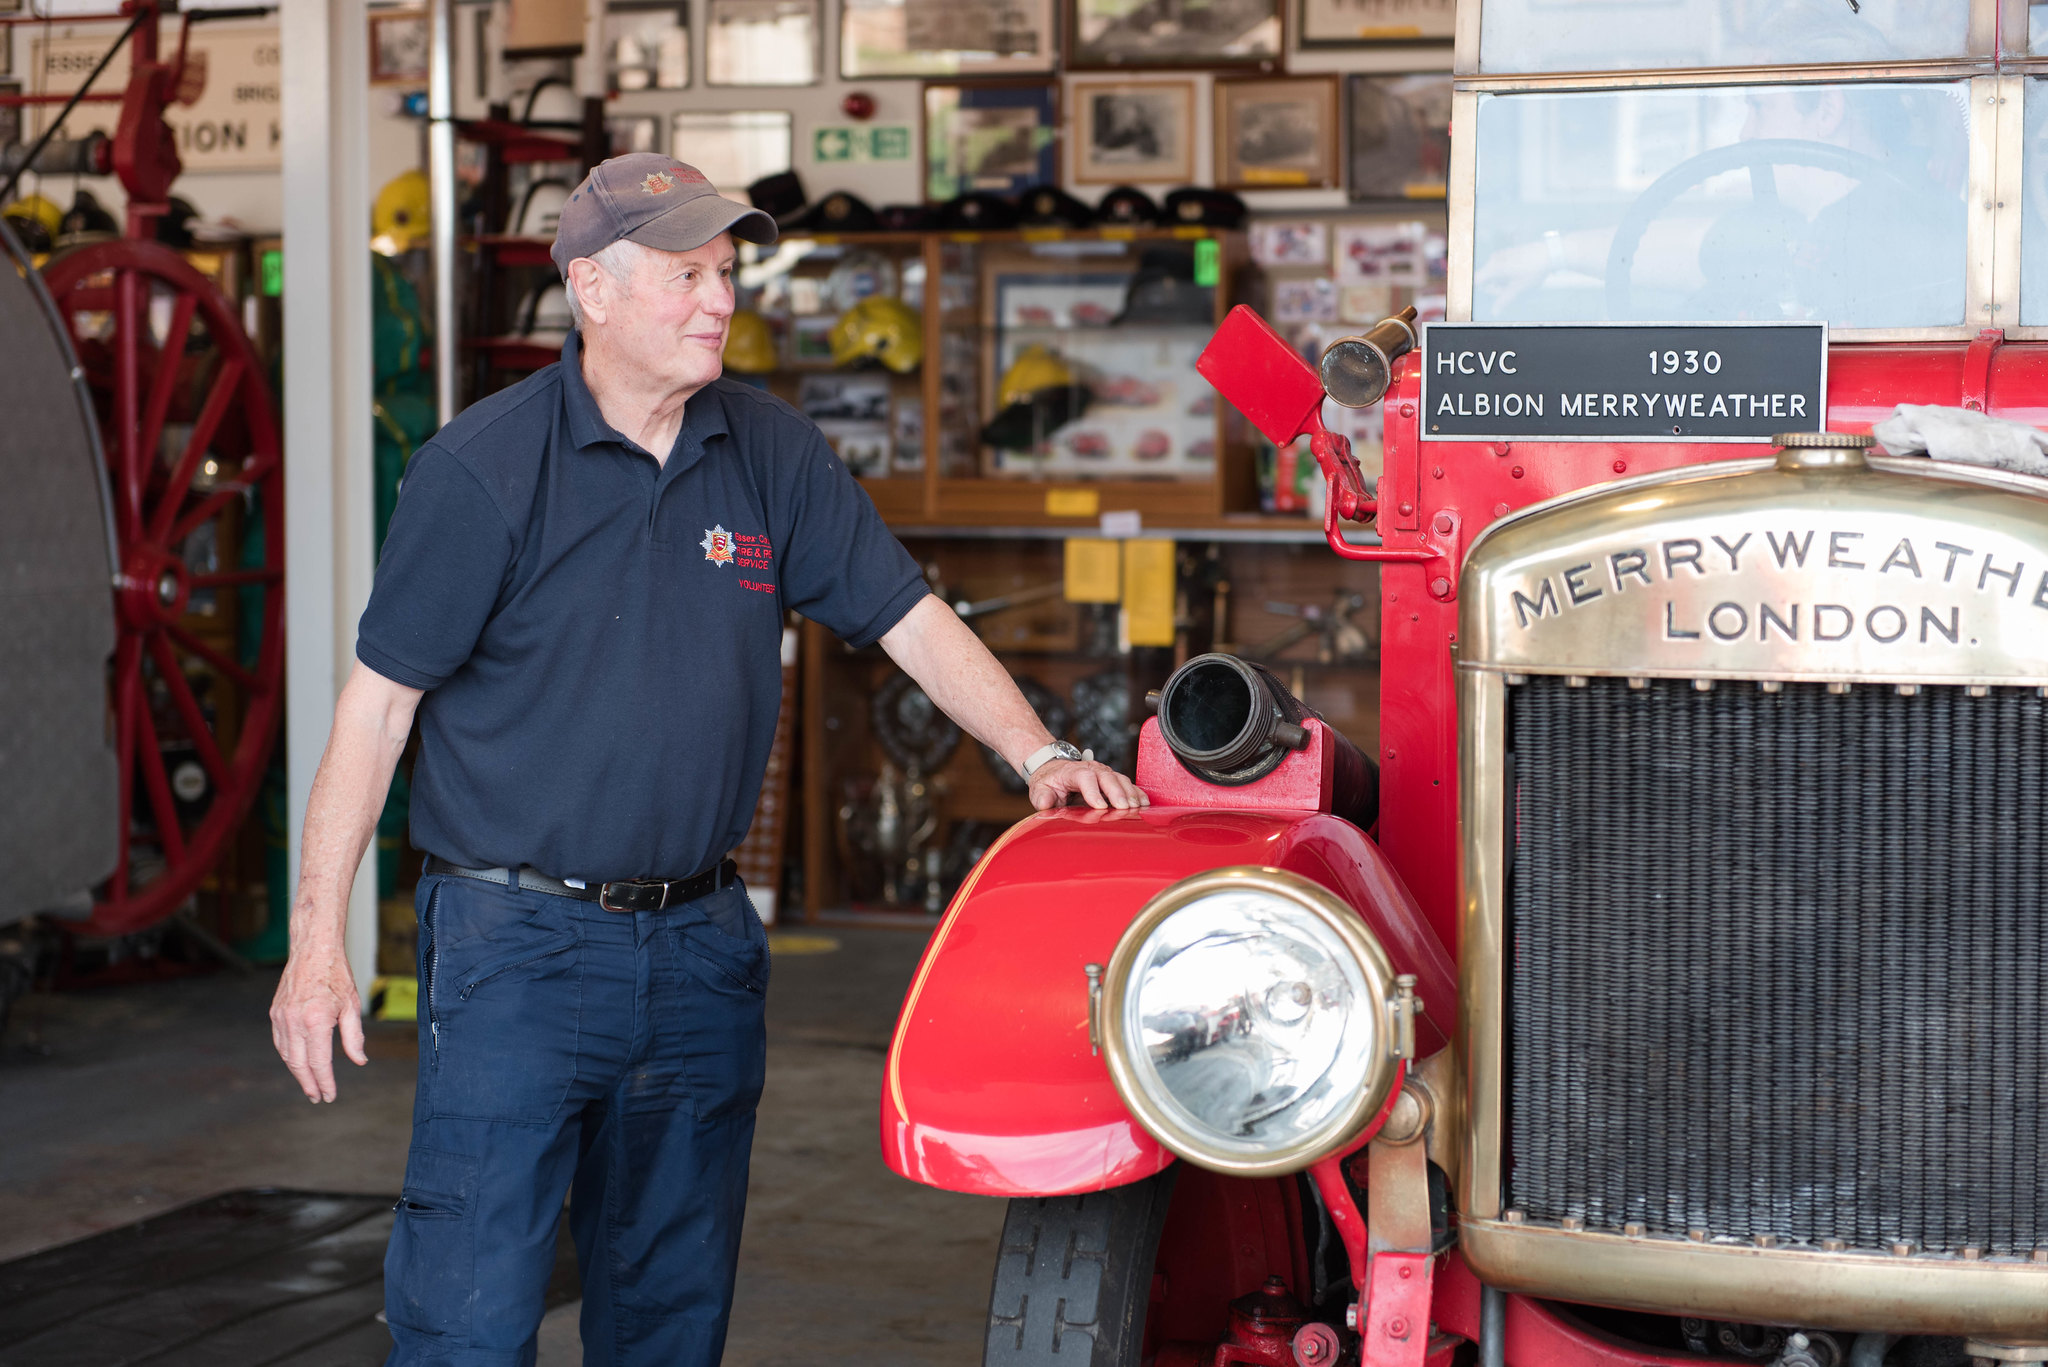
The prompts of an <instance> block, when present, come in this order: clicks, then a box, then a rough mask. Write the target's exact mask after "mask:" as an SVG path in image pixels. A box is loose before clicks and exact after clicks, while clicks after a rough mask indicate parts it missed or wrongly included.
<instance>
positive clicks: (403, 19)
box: [370, 9, 433, 85]
mask: <svg viewBox="0 0 2048 1367" xmlns="http://www.w3.org/2000/svg"><path fill="white" fill-rule="evenodd" d="M432 41H433V40H432V35H431V31H430V30H429V29H428V27H427V12H426V11H425V10H414V9H409V10H379V11H376V12H374V13H372V14H371V15H370V84H371V85H423V84H425V82H426V79H427V54H428V51H429V49H430V47H431V45H432Z"/></svg>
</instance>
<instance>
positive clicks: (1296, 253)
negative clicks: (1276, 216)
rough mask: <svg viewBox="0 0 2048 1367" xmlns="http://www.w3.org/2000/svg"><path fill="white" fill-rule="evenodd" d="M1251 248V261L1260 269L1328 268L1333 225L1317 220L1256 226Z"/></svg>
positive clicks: (1253, 229) (1253, 226)
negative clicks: (1283, 267) (1267, 267)
mask: <svg viewBox="0 0 2048 1367" xmlns="http://www.w3.org/2000/svg"><path fill="white" fill-rule="evenodd" d="M1251 245H1252V260H1253V262H1255V263H1256V264H1258V265H1261V266H1327V265H1328V264H1329V263H1330V225H1329V224H1327V223H1324V222H1322V221H1320V220H1318V219H1305V220H1303V221H1301V222H1299V223H1273V222H1261V223H1254V224H1252V229H1251Z"/></svg>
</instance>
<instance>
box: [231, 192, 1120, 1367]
mask: <svg viewBox="0 0 2048 1367" xmlns="http://www.w3.org/2000/svg"><path fill="white" fill-rule="evenodd" d="M735 236H737V237H741V238H744V239H746V240H748V241H752V242H760V243H767V242H772V241H773V240H774V238H775V225H774V223H773V221H772V220H770V219H769V218H768V217H767V216H766V215H764V214H762V213H760V212H758V211H756V210H752V209H748V208H746V207H745V206H743V205H740V204H736V203H734V202H732V201H730V200H727V199H723V198H721V197H720V196H719V195H718V194H717V193H716V192H715V191H714V190H713V189H712V187H711V185H710V184H709V183H708V182H707V181H706V180H705V178H704V177H703V176H702V175H700V174H699V173H698V172H697V171H696V170H694V169H693V168H691V167H689V166H685V165H682V164H680V163H678V162H675V161H673V160H671V159H669V158H667V157H662V156H655V155H652V154H647V153H637V154H634V155H631V156H624V157H618V158H614V159H613V160H611V161H608V162H605V163H604V164H603V165H601V166H599V167H598V168H597V169H595V170H594V171H592V172H591V173H590V175H589V177H588V178H587V179H585V180H584V182H583V183H582V185H581V186H580V187H578V188H577V190H576V191H575V193H574V194H573V195H571V196H570V199H569V202H568V204H567V205H566V206H565V207H564V209H563V211H562V216H561V223H560V228H559V231H558V233H557V236H556V240H555V246H554V259H555V262H556V264H557V265H558V266H559V267H560V268H561V270H562V273H563V276H564V277H565V278H566V280H567V282H568V288H569V297H570V299H571V301H572V307H573V309H574V311H575V314H576V318H577V322H578V332H577V333H576V334H574V335H572V336H571V337H570V338H569V339H568V341H567V342H566V343H565V345H564V346H563V348H562V359H561V362H560V363H559V364H557V365H553V366H550V367H549V368H547V369H546V370H543V371H541V372H540V373H539V374H537V375H535V376H533V377H532V378H531V379H529V380H527V381H525V382H524V383H522V384H519V385H517V386H515V387H513V388H511V389H509V390H507V391H505V392H504V393H502V394H498V395H495V396H493V397H491V398H489V399H486V400H484V401H483V402H481V403H479V404H477V405H476V406H475V407H473V408H471V409H469V410H468V411H467V412H466V413H464V414H463V415H462V416H461V417H460V418H458V419H457V420H456V421H454V422H452V423H450V424H449V425H448V426H447V427H446V428H444V429H443V430H442V431H441V432H440V433H439V434H438V435H437V436H436V437H434V439H433V440H431V441H430V442H428V443H427V444H426V445H425V446H423V447H422V448H421V449H420V452H419V454H418V455H417V456H415V457H414V459H413V462H412V465H411V468H410V469H409V470H408V472H407V475H406V480H405V489H404V492H403V494H402V495H401V497H400V499H399V502H398V509H397V513H396V515H395V516H394V518H393V520H392V523H391V532H390V536H389V538H388V539H387V541H386V542H385V545H384V551H383V558H382V561H381V563H380V564H379V566H378V570H377V582H376V588H375V591H374V592H373V594H372V595H371V599H370V606H369V608H368V610H367V611H366V612H365V613H364V614H363V619H362V623H361V626H360V630H359V636H358V642H357V646H356V654H357V659H358V663H357V666H356V669H355V672H354V673H353V675H352V676H351V677H350V679H349V681H348V684H347V686H346V687H345V688H344V689H343V691H342V696H341V699H340V702H339V703H338V704H337V705H336V707H335V716H334V728H333V732H332V734H331V737H330V739H329V741H328V744H327V751H326V754H325V755H324V756H323V757H322V759H321V761H320V770H319V774H318V777H317V778H316V779H315V780H314V785H313V794H312V801H311V804H310V806H309V808H308V810H307V814H306V833H305V859H304V866H303V869H302V871H301V874H300V883H299V891H298V897H297V901H296V903H295V905H294V908H293V914H292V954H291V961H290V963H289V964H288V965H287V967H286V969H285V973H284V978H283V981H282V982H281V983H280V985H279V987H278V991H277V1000H276V1003H275V1005H274V1006H273V1007H272V1009H271V1022H272V1033H273V1035H274V1036H275V1039H276V1042H277V1047H278V1051H279V1052H280V1053H281V1054H282V1055H283V1056H284V1059H285V1062H286V1064H287V1065H288V1066H289V1067H290V1069H291V1072H292V1076H293V1077H294V1078H296V1079H297V1080H298V1082H299V1085H300V1087H301V1088H303V1089H304V1091H305V1093H306V1095H307V1096H308V1097H309V1098H311V1099H312V1100H314V1101H316V1102H318V1101H332V1100H333V1099H334V1097H335V1081H334V1069H333V1064H332V1033H333V1032H334V1031H335V1030H336V1029H339V1030H340V1032H341V1039H342V1047H343V1049H344V1050H345V1052H346V1053H347V1054H348V1056H349V1057H350V1058H351V1059H353V1060H354V1061H355V1062H357V1063H358V1064H360V1063H363V1062H364V1061H365V1056H364V1053H363V1047H362V1038H363V1036H362V1028H361V1025H360V1024H359V1015H360V1009H361V1008H360V1004H359V1002H358V1000H357V996H356V991H355V985H354V983H353V981H352V979H351V977H350V974H349V968H348V963H347V960H346V958H345V957H344V954H343V951H342V927H343V921H344V918H345V914H346V904H347V894H348V886H349V881H350V879H351V878H352V877H353V875H354V871H355V869H356V866H357V863H358V861H359V860H360V859H361V857H362V853H363V850H364V848H365V847H366V845H367V843H368V841H369V839H370V835H371V831H372V829H373V828H374V825H375V821H376V817H377V813H378V810H379V808H380V807H381V805H382V802H383V799H384V794H385V789H386V787H387V785H388V784H389V782H390V779H391V773H392V769H393V767H394V766H395V765H396V763H397V761H398V757H399V753H400V751H401V750H402V749H403V748H404V745H405V740H406V735H407V733H408V731H409V730H410V729H411V727H412V723H413V720H414V714H415V711H417V714H418V720H419V726H420V759H419V765H418V769H417V771H416V773H415V775H414V779H413V799H412V819H413V839H414V842H415V843H416V844H418V845H419V846H420V847H421V848H423V849H425V850H427V851H429V852H430V857H429V859H428V861H427V866H426V876H425V877H424V878H423V879H422V880H421V882H420V888H419V894H418V909H419V919H420V954H419V971H420V993H419V1003H420V1004H419V1020H420V1030H419V1050H420V1063H419V1087H418V1093H417V1100H416V1101H415V1103H414V1107H413V1132H412V1147H411V1151H410V1153H409V1155H408V1159H407V1163H406V1175H405V1187H404V1195H403V1197H402V1198H401V1200H400V1201H399V1203H398V1206H397V1207H396V1210H397V1219H396V1223H395V1225H394V1227H393V1230H392V1235H391V1247H390V1252H389V1253H388V1255H387V1258H386V1263H385V1281H386V1291H385V1306H386V1312H387V1317H388V1319H389V1320H390V1323H391V1332H392V1337H393V1339H394V1340H395V1342H396V1348H395V1351H394V1352H393V1354H392V1357H391V1359H390V1361H391V1362H392V1363H437V1364H438V1363H449V1364H453V1363H465V1364H471V1363H473V1364H492V1365H493V1367H497V1365H498V1364H506V1365H508V1367H509V1365H510V1364H516V1363H531V1362H532V1361H533V1354H534V1337H535V1330H536V1327H537V1326H538V1324H539V1321H540V1314H541V1294H542V1290H543V1288H544V1287H545V1286H546V1284H547V1281H548V1276H549V1272H550V1269H551V1266H552V1264H553V1261H554V1244H555V1231H556V1224H557V1221H558V1220H559V1219H560V1218H561V1213H562V1202H563V1197H564V1194H565V1193H566V1194H568V1195H569V1197H570V1200H569V1220H570V1225H571V1229H572V1232H573V1234H574V1236H575V1241H576V1248H577V1255H578V1260H579V1262H580V1264H581V1266H582V1272H583V1297H584V1299H583V1321H582V1329H583V1341H584V1351H585V1361H587V1362H589V1363H592V1364H598V1363H620V1364H649V1365H650V1367H651V1365H652V1364H661V1365H662V1367H683V1364H695V1363H702V1364H707V1365H708V1364H712V1363H715V1362H717V1361H718V1359H719V1355H720V1353H721V1351H722V1348H723V1344H724V1339H725V1328H726V1317H727V1313H728V1310H729V1307H730V1303H731V1295H732V1284H733V1268H734V1260H735V1257H736V1255H737V1252H738V1248H739V1234H740V1221H741V1215H742V1212H743V1210H744V1205H745V1200H746V1189H747V1158H748V1149H749V1146H750V1144H751V1142H752V1139H753V1131H754V1108H755V1103H756V1102H757V1100H758V1099H759V1097H760V1092H761V1082H762V1070H763V1062H764V1056H765V1046H764V1042H763V1030H762V995H763V989H764V988H765V987H766V984H767V977H768V955H767V945H766V940H765V936H764V933H763V931H762V929H761V925H760V922H759V921H758V920H757V919H756V918H755V916H754V915H753V913H752V910H751V908H750V906H749V904H748V902H747V899H746V894H745V891H744V890H743V889H742V888H741V887H740V885H739V884H738V882H737V881H736V880H735V878H734V876H733V865H732V862H731V860H729V859H728V858H726V853H727V851H729V850H730V849H732V847H733V846H734V845H736V844H737V843H738V842H739V840H740V838H741V836H743V835H744V834H745V832H746V829H747V825H748V823H749V821H750V820H751V818H752V814H753V810H754V800H755V797H756V794H757V793H758V791H759V789H760V786H761V778H762V773H763V770H764V768H765V765H766V761H767V755H768V747H769V742H770V740H771V738H772V735H773V732H774V727H775V718H776V713H777V709H778V705H779V701H780V695H781V677H782V676H781V667H780V663H779V655H778V648H779V642H780V638H781V634H782V625H783V613H784V610H785V609H793V610H795V611H797V612H800V613H803V614H804V615H805V616H807V617H810V618H812V619H813V620H815V621H818V622H822V623H824V624H825V625H826V626H828V627H830V628H832V630H833V631H835V632H836V633H838V634H839V635H840V636H841V637H843V638H844V639H845V640H847V641H848V642H849V643H851V644H853V645H856V646H859V645H867V644H869V643H871V642H875V641H879V642H880V643H881V645H882V648H883V649H884V650H886V651H888V653H889V655H890V656H891V657H892V658H893V659H894V660H895V661H896V662H897V663H898V664H899V665H901V666H902V667H903V668H904V670H906V671H907V672H908V673H909V674H910V675H911V677H912V678H914V679H916V680H917V681H918V683H919V684H921V685H922V686H923V687H924V689H925V690H926V692H927V693H929V694H930V695H931V697H932V698H933V700H934V701H935V702H937V703H938V705H939V706H941V707H943V708H944V709H945V710H946V711H947V712H948V713H950V714H951V715H952V716H954V717H955V718H956V719H958V720H959V722H960V723H961V724H962V725H963V726H964V727H965V728H966V729H967V730H968V731H970V732H972V733H973V734H974V735H975V736H976V737H978V738H979V739H981V740H982V741H984V742H986V743H987V744H988V745H990V746H992V747H994V748H995V749H996V750H997V751H998V752H1000V753H1001V754H1002V755H1004V756H1005V757H1006V758H1007V759H1009V760H1010V762H1011V763H1012V764H1014V765H1015V766H1016V767H1017V768H1018V770H1019V771H1020V772H1022V773H1023V774H1024V775H1025V777H1026V779H1027V780H1028V782H1029V785H1030V791H1031V800H1032V802H1033V804H1034V805H1035V806H1037V807H1040V808H1045V807H1050V806H1053V805H1055V804H1058V803H1063V802H1065V801H1066V800H1067V799H1068V798H1069V797H1070V796H1077V795H1078V796H1079V797H1080V798H1082V799H1085V800H1086V801H1087V802H1088V803H1090V804H1091V805H1093V806H1096V807H1105V806H1115V807H1131V806H1136V805H1139V804H1141V803H1142V802H1143V801H1144V798H1143V796H1142V795H1141V794H1140V793H1139V792H1138V791H1137V789H1136V788H1134V787H1133V786H1132V785H1131V783H1130V782H1129V780H1127V779H1125V778H1123V777H1122V776H1121V775H1118V774H1116V773H1114V772H1112V771H1111V770H1109V769H1107V768H1105V767H1103V766H1101V765H1098V764H1094V763H1091V762H1088V761H1085V760H1083V759H1082V758H1081V757H1080V756H1079V755H1078V754H1077V753H1076V752H1075V751H1074V750H1073V748H1072V747H1071V746H1066V745H1063V744H1060V743H1056V742H1055V741H1054V740H1053V738H1052V737H1051V736H1049V735H1048V734H1047V733H1046V730H1045V728H1044V727H1043V726H1042V725H1041V724H1040V723H1039V720H1038V718H1037V716H1036V715H1035V714H1034V713H1033V712H1032V710H1031V708H1030V706H1029V704H1027V703H1026V702H1025V701H1024V699H1023V698H1022V697H1021V696H1020V695H1019V694H1018V692H1017V690H1016V688H1015V686H1014V685H1012V683H1011V682H1010V679H1009V676H1008V675H1007V674H1006V673H1005V672H1004V671H1003V669H1002V667H1001V666H1000V665H998V664H997V663H996V662H995V660H994V659H993V658H992V657H991V656H990V655H989V653H988V652H987V650H985V649H984V648H983V647H982V645H981V643H980V641H979V640H978V639H977V638H976V637H975V635H974V634H973V633H972V632H971V631H969V630H968V628H967V627H966V626H965V625H964V624H962V623H961V622H960V620H959V619H958V618H957V617H955V616H954V615H953V613H952V611H951V610H950V609H948V608H947V607H946V606H945V605H944V604H943V603H941V602H939V601H938V600H936V599H934V598H932V597H931V596H930V595H929V594H928V593H927V592H926V590H925V586H924V582H923V580H922V578H921V577H920V575H919V573H918V568H917V566H916V564H915V563H913V562H912V560H911V559H910V557H909V555H908V554H906V553H905V552H904V550H903V548H902V547H901V546H899V545H898V544H897V543H896V542H895V540H894V539H893V538H892V537H891V536H890V535H889V533H888V531H887V529H886V528H885V527H884V526H883V524H882V522H881V519H880V518H879V517H878V516H877V515H876V513H875V510H874V505H873V504H871V503H870V502H869V501H868V499H867V497H866V495H864V494H863V493H862V492H861V491H860V489H859V487H858V486H857V485H856V484H855V483H854V481H853V479H852V478H851V477H850V476H849V475H848V474H847V472H846V469H845V467H844V466H842V465H841V464H840V463H839V461H838V460H837V459H835V458H834V457H833V455H832V452H831V451H830V450H829V449H828V448H827V446H826V445H825V442H824V440H823V438H822V437H821V436H820V435H819V433H818V431H817V429H816V428H815V427H813V426H812V425H811V424H810V423H809V422H807V421H806V420H805V419H804V418H802V417H801V416H799V415H798V414H797V413H796V412H795V411H794V410H792V409H791V408H790V407H789V406H788V405H786V404H784V403H782V402H780V401H779V400H776V399H774V398H770V397H768V396H766V395H764V394H761V393H760V392H758V391H756V390H753V389H750V388H747V387H746V386H743V385H739V384H734V383H731V382H729V381H726V380H722V379H721V378H720V377H719V366H720V355H721V352H722V350H723V347H724V344H725V333H726V324H727V321H728V320H729V319H730V318H731V315H732V311H733V286H732V273H733V245H732V239H733V238H734V237H735Z"/></svg>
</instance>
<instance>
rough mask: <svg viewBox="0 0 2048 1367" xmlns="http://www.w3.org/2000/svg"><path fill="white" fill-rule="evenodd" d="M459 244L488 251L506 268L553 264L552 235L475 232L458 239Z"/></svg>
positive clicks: (553, 241) (553, 243)
mask: <svg viewBox="0 0 2048 1367" xmlns="http://www.w3.org/2000/svg"><path fill="white" fill-rule="evenodd" d="M459 245H461V246H463V247H466V248H472V249H474V250H476V251H480V252H489V253H490V254H491V255H492V257H493V258H494V259H495V260H496V262H497V264H498V265H500V266H502V267H505V268H508V269H510V268H513V267H518V266H553V265H554V264H555V262H554V258H553V257H552V256H551V255H549V253H550V252H551V251H552V250H553V248H554V245H555V240H554V239H553V238H552V237H539V236H533V235H529V234H525V233H477V234H475V235H473V236H469V237H464V238H462V239H460V241H459Z"/></svg>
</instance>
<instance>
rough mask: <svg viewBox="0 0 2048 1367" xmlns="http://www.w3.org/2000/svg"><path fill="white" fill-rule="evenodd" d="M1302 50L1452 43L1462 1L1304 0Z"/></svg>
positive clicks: (1298, 21) (1299, 15)
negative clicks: (1394, 44) (1458, 4)
mask: <svg viewBox="0 0 2048 1367" xmlns="http://www.w3.org/2000/svg"><path fill="white" fill-rule="evenodd" d="M1299 3H1300V8H1299V9H1297V10H1296V11H1295V21H1294V22H1295V27H1296V30H1297V39H1298V41H1299V43H1300V45H1301V46H1302V47H1370V46H1377V45H1380V44H1384V43H1448V42H1450V41H1451V37H1452V29H1453V25H1454V21H1455V19H1456V12H1457V8H1458V6H1457V0H1299Z"/></svg>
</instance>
